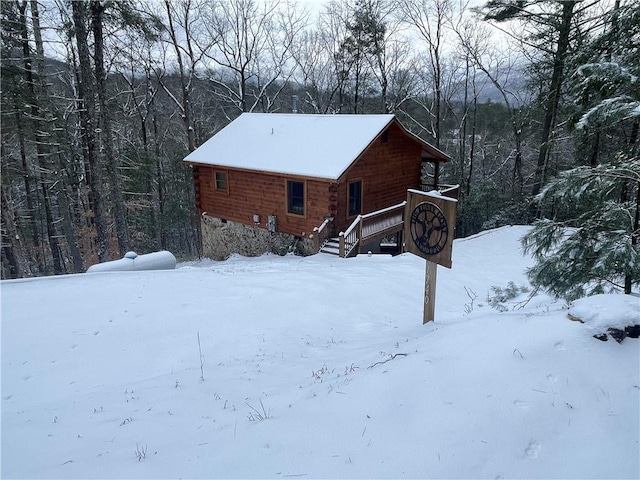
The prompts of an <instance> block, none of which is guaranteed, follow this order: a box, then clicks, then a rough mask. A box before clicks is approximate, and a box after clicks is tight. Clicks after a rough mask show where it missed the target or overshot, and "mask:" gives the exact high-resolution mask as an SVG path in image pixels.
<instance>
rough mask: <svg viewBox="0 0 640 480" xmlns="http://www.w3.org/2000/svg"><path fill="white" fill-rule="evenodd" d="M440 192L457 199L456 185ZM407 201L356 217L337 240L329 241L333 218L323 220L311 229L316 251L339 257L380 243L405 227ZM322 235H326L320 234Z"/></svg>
mask: <svg viewBox="0 0 640 480" xmlns="http://www.w3.org/2000/svg"><path fill="white" fill-rule="evenodd" d="M439 191H440V193H442V194H443V195H445V196H448V197H452V198H457V196H458V186H457V185H453V186H452V185H441V186H440V188H439ZM406 204H407V202H406V201H405V202H402V203H399V204H397V205H393V206H391V207H387V208H383V209H382V210H376V211H375V212H371V213H367V214H365V215H358V216H357V217H356V218H355V220H354V221H353V223H352V224H351V225H350V226H349V228H347V229H346V230H345V231H344V232H340V235H339V236H338V238H337V239H331V238H328V236H327V235H326V233H325V232H327V231H328V228H327V226H328V224H329V223H330V222H331V220H332V218H329V219H325V221H324V222H323V223H322V225H321V226H320V227H317V228H316V229H314V233H315V238H316V242H318V243H317V246H318V250H322V251H326V252H327V253H334V254H338V255H340V256H341V257H343V258H344V257H349V256H352V255H356V254H357V253H358V249H359V247H360V246H361V245H366V244H368V243H371V242H374V241H378V240H381V239H383V238H385V237H388V236H390V235H393V234H396V233H398V232H400V231H402V229H403V228H404V210H405V206H406ZM323 233H325V234H324V235H323Z"/></svg>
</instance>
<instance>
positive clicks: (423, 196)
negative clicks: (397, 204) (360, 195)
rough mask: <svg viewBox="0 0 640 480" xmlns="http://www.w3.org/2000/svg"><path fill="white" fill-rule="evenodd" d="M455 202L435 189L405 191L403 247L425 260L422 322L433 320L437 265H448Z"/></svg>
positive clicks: (449, 263)
mask: <svg viewBox="0 0 640 480" xmlns="http://www.w3.org/2000/svg"><path fill="white" fill-rule="evenodd" d="M457 206H458V201H457V200H456V199H454V198H450V197H446V196H444V195H442V194H441V193H439V192H436V191H433V192H422V191H420V190H408V191H407V205H406V207H405V216H404V218H405V232H404V238H405V249H406V251H408V252H411V253H413V254H414V255H418V256H419V257H422V258H424V259H426V260H427V266H426V270H425V281H424V313H423V318H422V323H427V322H431V321H433V320H434V319H435V306H436V305H435V303H436V302H435V300H436V277H437V273H438V265H442V266H444V267H447V268H451V253H452V250H453V237H454V234H455V225H456V209H457Z"/></svg>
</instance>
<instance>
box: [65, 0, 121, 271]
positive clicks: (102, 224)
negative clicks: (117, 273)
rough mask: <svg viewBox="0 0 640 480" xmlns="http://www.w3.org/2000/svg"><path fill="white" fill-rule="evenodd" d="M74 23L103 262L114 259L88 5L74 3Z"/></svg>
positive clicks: (85, 137) (86, 147)
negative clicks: (98, 130)
mask: <svg viewBox="0 0 640 480" xmlns="http://www.w3.org/2000/svg"><path fill="white" fill-rule="evenodd" d="M71 6H72V8H73V23H74V27H75V36H76V43H77V47H78V62H79V64H80V65H79V67H80V72H79V82H78V99H77V100H78V111H79V116H80V126H81V136H82V142H83V148H82V151H83V156H84V158H85V165H87V166H88V171H87V177H88V178H87V184H88V185H89V201H90V203H91V205H92V208H93V223H94V225H95V227H96V234H97V243H98V258H99V259H100V261H101V262H106V261H108V260H111V252H110V250H109V232H108V229H107V215H106V210H105V205H104V203H105V201H104V196H103V191H102V165H101V161H100V155H99V152H98V148H97V144H96V137H95V128H96V125H95V117H96V113H95V106H94V105H95V88H94V84H93V78H92V75H91V55H90V53H89V44H88V41H87V26H86V24H85V22H86V12H85V9H86V5H85V4H84V2H71Z"/></svg>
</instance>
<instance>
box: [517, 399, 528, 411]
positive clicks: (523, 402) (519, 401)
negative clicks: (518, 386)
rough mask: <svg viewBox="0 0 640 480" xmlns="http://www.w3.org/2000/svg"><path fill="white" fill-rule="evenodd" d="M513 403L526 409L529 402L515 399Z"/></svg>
mask: <svg viewBox="0 0 640 480" xmlns="http://www.w3.org/2000/svg"><path fill="white" fill-rule="evenodd" d="M513 404H514V405H515V406H516V407H518V408H521V409H522V410H526V409H528V408H529V404H528V403H527V402H525V401H524V400H515V401H514V402H513Z"/></svg>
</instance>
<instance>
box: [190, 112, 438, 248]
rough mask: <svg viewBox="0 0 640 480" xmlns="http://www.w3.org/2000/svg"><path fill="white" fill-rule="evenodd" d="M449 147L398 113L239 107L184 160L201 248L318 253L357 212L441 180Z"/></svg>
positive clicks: (400, 198) (390, 203) (397, 200)
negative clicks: (426, 178)
mask: <svg viewBox="0 0 640 480" xmlns="http://www.w3.org/2000/svg"><path fill="white" fill-rule="evenodd" d="M449 160H450V157H449V156H447V155H446V154H445V153H443V152H442V151H440V150H438V149H437V148H435V147H434V146H432V145H430V144H429V143H427V142H425V141H424V140H422V139H420V138H419V137H417V136H415V135H413V134H412V133H410V132H409V131H407V130H406V129H405V128H404V127H403V126H402V125H401V124H400V122H399V121H398V120H397V119H396V118H395V116H394V115H307V114H295V113H294V114H278V113H243V114H242V115H240V116H239V117H238V118H237V119H236V120H234V121H233V122H231V123H230V124H229V125H227V126H226V127H224V128H223V129H222V130H220V131H219V132H218V133H216V134H215V135H214V136H213V137H211V138H210V139H209V140H208V141H206V142H205V143H204V144H203V145H202V146H200V147H199V148H197V149H196V150H194V151H193V152H192V153H190V154H189V155H187V157H186V158H185V159H184V162H185V163H187V164H189V165H191V166H192V167H193V169H194V182H195V192H196V203H197V207H198V209H199V211H200V214H201V219H202V237H203V249H204V252H203V253H204V254H205V255H206V256H209V257H211V258H225V257H227V256H228V255H229V254H231V253H241V254H244V255H259V254H261V253H264V252H267V251H272V252H278V253H282V252H283V251H286V250H287V249H292V248H294V247H295V248H296V249H297V250H298V251H300V252H302V253H304V254H309V253H316V252H317V251H318V250H319V248H320V247H321V246H322V244H323V243H326V241H327V239H329V238H331V237H334V236H337V235H338V234H339V232H343V231H345V229H348V227H349V226H350V225H351V224H352V223H353V222H354V220H356V219H357V218H358V217H359V215H361V214H367V213H369V212H374V211H378V210H381V209H386V208H387V207H390V206H393V205H397V204H399V203H401V202H403V201H404V200H405V199H406V196H407V189H408V188H421V187H423V185H421V172H422V164H423V163H424V162H429V163H432V164H433V166H434V168H432V169H431V170H432V171H433V172H434V173H435V174H434V176H433V179H432V182H431V183H430V185H428V188H434V187H437V186H438V171H439V164H440V163H441V162H446V161H449Z"/></svg>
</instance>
